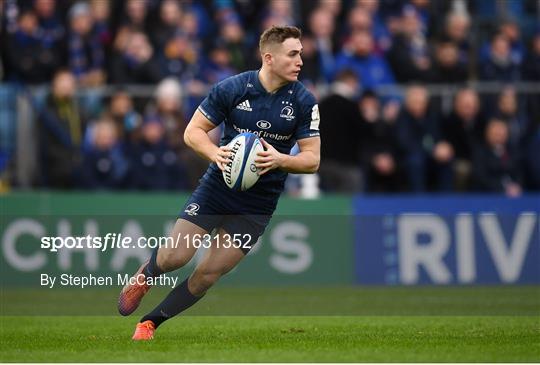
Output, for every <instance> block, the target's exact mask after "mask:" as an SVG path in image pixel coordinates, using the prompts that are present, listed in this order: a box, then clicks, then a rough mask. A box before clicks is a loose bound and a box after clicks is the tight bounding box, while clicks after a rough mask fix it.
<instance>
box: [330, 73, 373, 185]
mask: <svg viewBox="0 0 540 365" xmlns="http://www.w3.org/2000/svg"><path fill="white" fill-rule="evenodd" d="M358 89H359V83H358V78H357V76H356V73H354V72H353V71H351V70H347V69H345V70H343V71H341V72H340V73H338V75H337V77H336V81H334V83H333V84H332V89H331V90H332V91H331V93H330V95H329V96H327V97H326V98H324V99H323V100H322V101H321V102H320V104H319V108H320V114H321V121H322V123H321V127H320V128H321V134H324V136H325V137H324V138H323V139H322V140H321V168H320V172H319V174H320V178H321V187H322V189H324V190H327V191H334V192H336V191H337V192H349V193H352V192H360V191H361V190H362V171H361V160H360V149H359V146H360V145H359V142H360V138H361V133H360V132H361V131H360V114H359V112H358V107H357V105H356V102H355V98H356V95H357V93H358ZM336 115H339V118H336V117H335V116H336Z"/></svg>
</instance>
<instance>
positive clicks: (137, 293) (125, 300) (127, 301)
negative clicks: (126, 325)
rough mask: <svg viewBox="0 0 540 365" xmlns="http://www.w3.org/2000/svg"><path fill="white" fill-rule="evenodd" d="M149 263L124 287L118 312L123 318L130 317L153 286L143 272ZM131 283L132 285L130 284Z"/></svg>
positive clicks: (119, 300) (143, 265) (119, 299)
mask: <svg viewBox="0 0 540 365" xmlns="http://www.w3.org/2000/svg"><path fill="white" fill-rule="evenodd" d="M147 264H148V261H147V262H145V263H144V264H142V265H141V267H139V270H137V272H136V273H135V275H133V276H132V278H131V279H130V281H129V282H128V283H127V284H126V286H124V288H123V289H122V291H121V292H120V297H119V298H118V312H119V313H120V314H121V315H123V316H129V315H130V314H131V313H133V312H135V309H137V307H138V306H139V304H140V303H141V299H142V297H144V295H145V294H146V293H147V292H148V290H150V288H151V286H150V285H148V284H147V283H146V277H145V275H144V274H143V270H144V268H145V267H146V265H147ZM130 282H131V283H132V284H130Z"/></svg>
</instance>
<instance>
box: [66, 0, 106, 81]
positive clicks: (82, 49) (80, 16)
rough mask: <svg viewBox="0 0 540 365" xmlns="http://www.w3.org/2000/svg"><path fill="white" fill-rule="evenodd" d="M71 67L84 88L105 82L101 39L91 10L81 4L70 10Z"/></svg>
mask: <svg viewBox="0 0 540 365" xmlns="http://www.w3.org/2000/svg"><path fill="white" fill-rule="evenodd" d="M69 22H70V28H69V30H70V32H69V41H68V49H69V65H70V69H71V72H73V74H74V75H75V77H76V78H77V79H78V81H79V83H80V84H81V85H82V86H90V87H95V86H99V85H101V84H103V82H104V81H105V73H104V65H105V55H104V49H103V45H102V44H101V42H100V39H99V37H98V36H97V34H96V33H94V32H93V26H94V24H93V18H92V13H91V8H90V6H89V5H88V4H87V3H84V2H79V3H76V4H75V5H73V6H72V7H71V9H70V10H69Z"/></svg>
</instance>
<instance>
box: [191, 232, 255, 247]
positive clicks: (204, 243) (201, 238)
mask: <svg viewBox="0 0 540 365" xmlns="http://www.w3.org/2000/svg"><path fill="white" fill-rule="evenodd" d="M183 238H184V240H186V242H187V244H188V247H190V246H191V247H194V248H197V249H198V248H201V247H203V248H210V247H212V246H214V247H216V248H230V247H234V248H247V249H251V235H250V234H247V233H245V234H242V233H235V234H228V233H225V234H223V235H219V234H217V235H214V236H212V235H211V234H209V233H206V234H199V233H195V234H192V235H188V234H186V235H184V237H183Z"/></svg>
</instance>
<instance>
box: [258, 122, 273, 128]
mask: <svg viewBox="0 0 540 365" xmlns="http://www.w3.org/2000/svg"><path fill="white" fill-rule="evenodd" d="M257 127H259V128H261V129H268V128H270V127H272V124H270V122H269V121H267V120H259V121H258V122H257Z"/></svg>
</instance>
